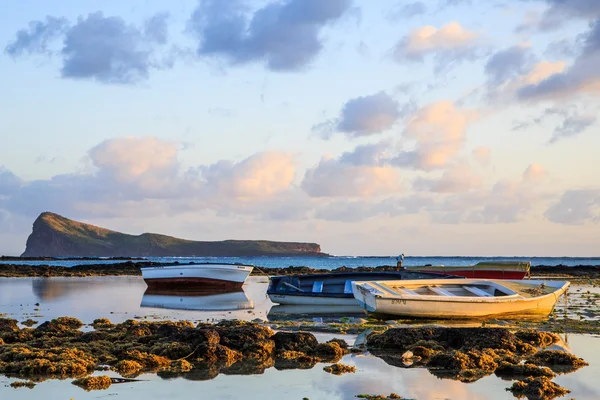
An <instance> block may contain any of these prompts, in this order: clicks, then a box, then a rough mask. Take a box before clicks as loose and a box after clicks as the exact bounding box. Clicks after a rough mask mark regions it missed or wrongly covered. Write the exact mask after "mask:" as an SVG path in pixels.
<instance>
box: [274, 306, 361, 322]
mask: <svg viewBox="0 0 600 400" xmlns="http://www.w3.org/2000/svg"><path fill="white" fill-rule="evenodd" d="M366 316H367V313H366V312H365V310H363V309H362V307H361V306H360V305H359V304H358V303H356V304H355V305H345V306H329V305H320V306H315V305H287V304H286V305H277V306H273V307H271V309H270V310H269V313H268V314H267V319H268V320H269V321H285V320H299V319H307V318H308V319H311V320H317V319H318V320H322V321H329V320H331V321H338V320H340V318H366Z"/></svg>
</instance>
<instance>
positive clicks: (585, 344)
mask: <svg viewBox="0 0 600 400" xmlns="http://www.w3.org/2000/svg"><path fill="white" fill-rule="evenodd" d="M266 286H267V280H266V278H264V277H251V278H250V279H249V282H248V284H247V285H245V286H244V291H242V292H236V293H233V294H226V295H225V296H224V295H223V294H214V295H208V296H207V295H204V296H191V297H198V298H196V299H189V298H184V297H190V296H181V295H173V296H165V295H164V294H160V293H159V294H150V295H151V296H153V297H152V298H150V297H149V295H148V293H146V294H145V290H146V286H145V284H144V282H143V280H142V279H141V278H139V277H93V278H3V279H0V313H1V314H3V316H4V317H7V318H14V319H17V320H19V321H24V320H26V319H33V320H34V321H36V322H38V323H41V322H43V321H46V320H49V319H52V318H56V317H59V316H72V317H75V318H78V319H80V320H82V321H83V322H84V323H88V324H89V323H91V322H92V321H93V320H94V319H96V318H102V317H104V318H108V319H110V320H111V321H113V322H116V323H118V322H122V321H125V320H127V319H131V318H138V319H150V320H152V319H159V320H162V319H170V320H176V319H187V320H191V321H207V320H209V321H211V320H221V319H233V318H237V319H244V320H253V319H257V318H259V319H262V320H266V319H267V315H268V312H269V309H270V308H271V307H272V306H273V305H272V303H271V302H270V301H269V299H268V298H267V297H266V296H265V290H266ZM570 291H571V293H573V292H576V291H577V288H576V287H574V290H573V289H570ZM583 292H584V293H585V292H587V289H585V290H584V291H583ZM168 307H171V308H168ZM189 308H194V309H192V310H189ZM200 309H202V310H204V311H201V310H200ZM84 329H91V328H89V327H86V328H84ZM315 335H316V336H317V338H318V339H319V340H320V341H325V340H328V339H330V338H332V337H342V338H344V339H345V340H346V341H348V342H350V343H351V342H353V340H354V338H355V336H352V335H340V334H318V333H317V334H315ZM561 337H562V338H563V341H564V343H563V344H562V345H563V346H564V347H566V348H567V349H569V350H570V351H572V352H573V353H574V354H575V355H577V356H579V357H582V358H584V359H585V360H586V361H587V362H588V363H589V364H590V365H589V366H587V367H584V368H581V369H580V370H578V371H576V372H573V373H571V374H567V375H559V376H557V377H556V378H554V382H556V383H558V384H559V385H561V386H563V387H565V388H567V389H569V390H571V393H570V394H568V395H567V396H565V397H564V399H570V398H575V399H578V400H581V399H590V400H591V399H599V398H600V378H598V377H600V337H598V336H594V335H585V334H583V335H582V334H577V335H574V334H561ZM341 363H343V364H348V365H353V366H356V373H350V374H344V375H341V376H336V375H331V374H328V373H326V372H325V371H323V367H324V366H326V365H328V364H324V363H319V364H317V365H315V366H314V367H313V368H311V369H305V370H300V369H295V370H277V369H275V368H273V367H272V368H268V369H266V370H265V371H264V372H263V373H260V374H254V375H225V374H220V375H218V376H216V377H215V378H213V379H209V380H192V379H193V378H194V375H193V374H190V375H188V376H187V378H185V377H177V378H170V379H164V378H161V377H159V376H157V375H156V374H143V375H140V376H139V377H137V378H136V379H138V381H136V382H126V383H119V384H113V385H112V386H111V387H110V388H109V389H107V390H102V391H91V392H86V391H84V390H83V389H80V388H78V387H76V386H74V385H72V384H71V381H72V380H71V379H66V380H62V381H61V380H47V381H43V382H40V383H38V384H37V385H36V386H35V387H34V388H33V389H28V388H19V389H13V388H11V387H10V386H9V384H10V383H11V382H13V381H15V380H16V379H12V378H7V377H5V376H0V400H4V399H19V400H20V399H23V400H28V399H52V400H53V399H61V400H62V399H71V398H73V399H100V398H123V399H144V400H151V399H188V398H197V399H242V398H243V399H257V400H258V399H260V400H264V399H286V400H292V399H298V400H300V399H303V398H309V399H311V400H315V399H328V400H331V399H355V398H356V397H355V396H356V395H358V394H361V393H369V394H385V395H389V394H390V393H392V392H393V393H397V394H398V395H400V396H403V397H404V398H413V399H482V400H483V399H486V400H487V399H512V398H514V397H513V395H512V394H511V393H510V392H507V391H506V390H505V389H506V388H508V387H509V386H510V385H511V383H512V382H511V381H504V380H502V379H500V378H498V377H496V376H495V375H491V376H487V377H485V378H482V379H480V380H478V381H476V382H474V383H461V382H458V381H453V380H449V379H440V378H437V377H436V376H434V375H432V374H431V373H430V372H429V371H428V370H427V369H424V368H399V367H394V366H390V365H388V364H386V363H385V362H384V361H383V360H382V359H380V358H377V357H375V356H372V355H370V354H368V353H365V354H351V355H347V356H345V357H344V358H343V360H342V361H341ZM96 374H98V375H109V376H112V377H118V375H117V374H116V373H114V372H97V373H96Z"/></svg>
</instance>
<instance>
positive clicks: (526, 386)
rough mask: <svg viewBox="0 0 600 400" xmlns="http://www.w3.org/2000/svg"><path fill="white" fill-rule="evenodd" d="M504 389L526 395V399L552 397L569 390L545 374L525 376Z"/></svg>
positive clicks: (562, 394)
mask: <svg viewBox="0 0 600 400" xmlns="http://www.w3.org/2000/svg"><path fill="white" fill-rule="evenodd" d="M506 390H508V391H511V392H512V393H513V395H515V396H523V397H525V396H526V397H527V398H528V399H553V398H555V397H559V396H564V395H566V394H567V393H570V392H571V391H570V390H568V389H565V388H563V387H561V386H559V385H557V384H556V383H554V382H552V381H551V380H550V379H549V378H547V377H545V376H538V377H536V378H533V377H527V378H525V379H524V380H522V381H517V382H515V383H513V384H512V386H511V387H510V388H508V389H506Z"/></svg>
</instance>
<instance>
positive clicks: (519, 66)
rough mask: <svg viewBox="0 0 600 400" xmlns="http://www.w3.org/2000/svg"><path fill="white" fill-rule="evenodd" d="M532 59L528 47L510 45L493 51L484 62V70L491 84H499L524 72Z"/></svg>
mask: <svg viewBox="0 0 600 400" xmlns="http://www.w3.org/2000/svg"><path fill="white" fill-rule="evenodd" d="M532 61H533V55H532V53H531V49H530V48H529V47H527V46H512V47H509V48H507V49H504V50H500V51H498V52H496V53H494V54H493V55H492V56H491V57H490V58H489V59H488V61H487V63H486V64H485V67H484V71H485V73H486V75H487V76H488V78H489V80H490V82H491V83H492V84H495V85H499V84H502V83H504V82H506V81H508V80H509V79H513V78H515V77H517V76H519V75H522V74H523V73H525V71H526V70H527V68H528V67H530V65H531V63H532Z"/></svg>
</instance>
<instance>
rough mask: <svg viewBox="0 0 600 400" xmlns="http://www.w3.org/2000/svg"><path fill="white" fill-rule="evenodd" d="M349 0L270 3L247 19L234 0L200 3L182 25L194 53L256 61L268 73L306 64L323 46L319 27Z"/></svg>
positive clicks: (341, 11) (339, 13)
mask: <svg viewBox="0 0 600 400" xmlns="http://www.w3.org/2000/svg"><path fill="white" fill-rule="evenodd" d="M350 5H351V1H350V0H330V1H321V0H287V1H284V2H272V3H269V4H267V5H265V6H264V7H262V8H260V9H259V10H256V11H255V12H254V13H253V14H252V16H251V17H250V18H248V17H247V16H246V13H245V11H246V10H245V9H244V7H242V6H241V5H240V3H239V2H237V1H231V2H222V1H219V0H207V1H202V2H201V3H200V5H199V6H198V8H197V9H196V10H195V11H194V13H193V14H192V16H191V18H190V20H189V22H188V25H189V30H190V32H191V33H192V34H193V35H194V37H195V38H196V39H197V40H198V48H197V53H198V55H199V56H201V57H203V56H217V57H222V58H224V59H226V60H227V61H229V62H230V63H231V64H234V65H235V64H245V63H250V62H261V63H264V64H265V65H266V67H267V68H269V69H271V70H274V71H294V70H298V69H301V68H303V67H306V66H307V65H308V64H310V62H312V61H313V60H314V59H315V57H316V56H317V55H318V54H319V52H320V51H321V49H322V48H323V43H322V39H321V37H320V35H321V30H322V29H323V27H324V26H326V25H327V24H329V23H331V22H333V21H335V20H337V19H339V18H341V17H342V15H344V14H345V13H346V12H347V11H348V10H349V8H350Z"/></svg>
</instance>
